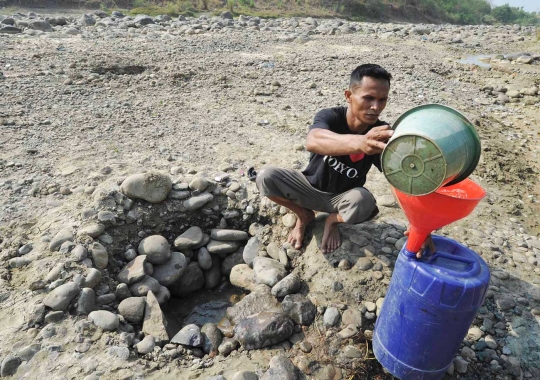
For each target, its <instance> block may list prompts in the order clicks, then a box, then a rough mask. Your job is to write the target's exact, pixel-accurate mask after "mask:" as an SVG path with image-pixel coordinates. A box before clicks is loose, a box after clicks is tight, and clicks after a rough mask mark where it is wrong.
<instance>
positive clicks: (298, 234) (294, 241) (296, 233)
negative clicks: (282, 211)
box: [268, 196, 315, 249]
mask: <svg viewBox="0 0 540 380" xmlns="http://www.w3.org/2000/svg"><path fill="white" fill-rule="evenodd" d="M268 199H270V200H271V201H272V202H275V203H277V204H278V205H281V206H284V207H287V208H288V209H289V210H291V211H292V212H294V213H295V214H296V216H297V219H296V225H295V226H294V228H293V229H292V231H291V233H290V234H289V238H288V239H287V241H288V242H289V243H290V244H291V245H292V246H293V247H294V248H296V249H300V248H302V241H303V240H304V233H305V232H306V227H307V225H308V224H309V223H310V222H311V221H312V220H313V219H315V213H314V212H313V211H312V210H308V209H307V208H304V207H300V206H298V205H295V204H294V203H292V202H291V201H289V200H287V199H286V198H280V197H272V196H269V197H268Z"/></svg>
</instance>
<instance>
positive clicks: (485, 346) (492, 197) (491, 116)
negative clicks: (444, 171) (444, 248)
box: [0, 12, 540, 380]
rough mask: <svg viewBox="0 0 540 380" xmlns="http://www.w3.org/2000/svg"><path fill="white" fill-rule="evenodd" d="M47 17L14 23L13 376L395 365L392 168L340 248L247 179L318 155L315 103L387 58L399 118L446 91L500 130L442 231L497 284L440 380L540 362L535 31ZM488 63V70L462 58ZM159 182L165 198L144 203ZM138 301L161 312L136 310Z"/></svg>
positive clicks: (0, 273) (4, 159)
mask: <svg viewBox="0 0 540 380" xmlns="http://www.w3.org/2000/svg"><path fill="white" fill-rule="evenodd" d="M46 16H47V15H37V14H29V13H28V12H25V13H24V14H22V13H21V14H15V15H11V14H9V15H7V14H4V15H3V16H0V22H2V24H1V26H0V67H1V68H0V71H1V72H2V74H1V75H0V98H1V99H2V102H1V104H2V105H1V107H0V131H1V133H0V146H1V147H2V149H1V150H0V321H2V323H1V326H0V342H1V343H0V361H1V363H2V365H1V373H0V375H1V376H13V377H14V378H38V377H40V376H41V377H43V376H46V377H47V376H49V377H50V376H54V377H55V378H66V379H76V378H77V379H79V378H85V379H88V380H90V379H98V378H102V379H117V378H118V379H128V378H133V379H138V378H159V379H163V378H186V379H187V378H191V379H195V378H201V379H204V380H206V379H207V378H212V379H216V380H217V379H223V378H225V379H228V380H231V379H235V380H238V379H252V378H253V379H255V378H261V379H275V378H278V377H276V376H284V377H282V378H283V379H301V378H305V379H310V378H313V379H342V378H345V379H368V378H369V379H371V378H380V379H383V378H391V376H389V375H388V374H385V373H384V371H383V369H382V368H381V367H380V365H379V364H378V363H377V361H376V360H373V354H372V352H371V351H370V344H371V341H370V338H371V334H372V330H373V326H374V322H375V320H376V317H377V310H378V309H379V308H380V305H381V302H383V298H384V294H385V292H386V289H387V285H388V283H389V280H390V277H391V275H392V269H393V265H394V263H395V260H396V256H397V253H398V252H399V248H400V247H401V246H402V245H403V242H404V238H403V231H404V230H405V226H406V219H405V217H404V215H403V213H402V212H401V211H400V210H399V208H398V207H397V206H396V204H395V201H394V199H393V197H392V195H391V193H390V190H389V188H388V184H387V182H386V180H385V178H384V177H383V176H382V174H380V173H378V172H372V173H370V175H369V179H368V183H367V185H366V186H367V187H368V188H369V189H370V190H371V191H372V192H373V194H374V195H375V196H376V198H377V200H378V203H379V205H380V208H381V214H380V216H379V217H378V218H377V219H376V220H374V221H372V222H369V223H363V224H360V225H357V226H342V228H341V233H342V236H343V246H342V247H341V248H340V249H338V250H337V251H336V252H334V253H332V254H331V255H327V256H323V255H322V254H321V253H320V251H319V250H318V248H317V247H318V244H320V239H321V234H322V226H323V223H324V215H320V216H318V218H317V219H316V221H315V223H313V226H312V227H310V228H309V229H308V231H307V234H306V238H305V240H304V243H305V248H303V249H302V250H301V252H298V251H296V250H294V249H292V248H291V247H287V246H286V245H283V241H284V240H285V237H286V236H287V233H288V231H289V230H290V227H291V226H292V225H294V217H293V216H292V215H290V214H287V212H286V210H282V209H280V208H279V207H275V205H272V204H270V203H269V202H267V200H265V199H261V197H260V196H259V194H258V192H257V191H256V188H255V186H254V183H253V182H252V181H250V180H249V178H248V169H249V168H250V167H254V168H255V169H256V170H258V169H260V168H261V167H262V166H263V165H264V164H273V165H280V166H285V167H289V168H296V169H301V168H303V167H304V166H305V164H306V162H307V158H308V153H307V152H306V151H305V150H304V147H303V143H304V140H305V136H306V131H307V128H308V127H309V125H310V122H311V121H312V118H313V116H314V114H315V112H316V111H317V110H319V109H321V108H325V107H332V106H335V105H341V104H344V101H343V90H344V88H345V86H346V85H347V80H348V75H349V73H350V72H351V71H352V70H353V69H354V68H355V67H356V66H357V65H359V64H361V63H368V62H371V63H379V64H381V65H382V66H384V67H385V68H387V69H388V71H390V72H391V73H392V75H393V76H394V80H393V82H392V89H391V98H390V101H389V104H388V107H387V110H386V111H385V112H384V115H383V119H384V120H386V121H388V122H390V123H392V122H393V121H395V120H396V118H397V117H398V116H399V115H400V114H401V113H402V112H404V111H406V110H408V109H410V108H411V107H413V106H416V105H420V104H425V103H441V104H445V105H449V106H451V107H454V108H456V109H457V110H459V111H461V112H463V113H464V114H465V115H467V116H468V117H469V118H470V120H472V121H473V123H474V124H475V126H476V128H477V130H478V133H479V135H480V137H481V140H482V157H481V160H480V163H479V165H478V167H477V169H476V171H475V172H474V173H473V175H472V176H471V177H472V178H473V179H474V180H475V181H477V182H479V183H480V184H481V185H482V186H483V187H484V188H485V189H486V190H487V196H486V199H485V200H484V201H483V202H481V204H480V205H479V206H478V208H477V209H476V210H475V212H474V213H473V214H472V215H471V216H469V217H468V218H466V219H465V220H463V221H460V222H457V223H455V224H452V225H450V226H448V227H445V228H443V229H442V230H441V231H438V232H437V233H439V234H444V235H447V236H449V237H451V238H453V239H455V240H457V241H460V242H462V243H464V244H466V245H468V246H470V247H471V248H472V249H474V250H475V251H477V252H478V253H479V254H481V255H482V257H483V258H484V259H485V260H486V262H488V264H489V265H490V268H491V270H492V284H491V287H490V291H489V292H488V296H487V298H486V301H485V303H484V306H483V307H482V309H481V310H480V313H479V314H478V316H477V318H476V319H475V321H474V324H473V326H472V328H471V330H470V333H469V335H468V336H467V338H466V340H465V341H464V343H463V345H462V347H461V348H460V350H459V352H458V354H457V356H456V359H455V361H454V363H453V364H452V366H451V368H450V369H449V370H448V374H447V375H446V377H447V378H448V379H456V378H467V379H486V378H500V379H519V378H522V377H523V378H530V379H534V378H539V377H540V367H539V366H538V363H539V362H540V357H539V354H538V352H540V338H539V337H540V324H539V323H540V317H539V315H540V288H539V287H538V285H539V280H538V278H539V276H538V275H539V274H540V267H539V266H538V264H539V261H540V240H539V233H540V226H539V219H538V212H539V211H540V208H539V206H538V198H539V197H540V185H539V183H538V180H537V178H538V173H539V171H540V165H539V163H540V162H539V161H540V160H539V139H540V129H539V127H538V126H539V125H540V112H539V111H540V95H539V94H538V86H539V85H540V81H539V80H538V78H539V74H540V48H539V45H538V42H537V41H535V33H534V30H532V29H527V28H523V29H519V28H517V27H488V26H461V27H458V26H449V25H444V26H437V25H407V24H371V23H350V22H341V21H339V20H313V19H280V20H271V21H268V20H259V19H250V18H246V17H241V18H239V19H234V20H231V19H229V18H227V17H216V18H211V17H207V18H205V17H201V18H193V19H187V20H186V19H182V18H180V19H174V20H171V19H169V18H167V17H162V18H154V19H152V18H143V17H139V18H138V19H129V18H125V17H121V15H119V14H115V15H113V17H110V15H105V14H94V15H88V16H81V15H73V16H70V15H69V14H64V15H61V13H59V12H55V14H54V16H51V17H50V18H49V19H48V21H44V19H45V18H46ZM479 55H482V56H484V57H485V56H489V58H488V59H487V63H488V66H489V67H480V66H478V65H474V64H462V63H458V61H459V60H460V59H463V58H467V57H469V59H468V61H469V62H471V61H472V62H474V61H475V59H474V58H470V57H476V56H479ZM483 62H486V60H485V59H484V61H483ZM138 173H139V176H138V177H137V174H138ZM140 173H147V176H143V175H142V174H140ZM133 175H135V177H133ZM126 178H127V179H126ZM148 183H152V184H153V185H152V186H154V185H155V187H154V188H153V189H154V194H157V193H163V197H161V198H160V199H158V200H157V201H156V200H155V199H148V197H149V195H148V192H147V191H146V190H148V189H146V188H145V186H147V185H148ZM138 186H141V187H138ZM141 188H142V189H143V190H144V191H142V190H141ZM141 199H142V200H141ZM145 199H146V200H145ZM148 201H151V202H153V203H149V202H148ZM216 228H221V229H224V228H225V229H228V230H233V231H235V232H228V235H227V237H226V238H223V236H221V237H220V235H219V233H217V232H213V231H212V230H213V229H216ZM199 230H200V231H199ZM158 235H159V236H161V237H163V240H164V241H165V243H164V244H165V245H167V246H168V245H170V247H172V249H171V251H178V254H177V253H172V255H173V256H172V257H171V256H167V260H177V261H175V262H174V265H173V264H171V266H170V267H166V264H164V262H163V261H161V259H159V258H158V259H149V257H151V256H152V255H153V254H156V255H160V254H168V255H170V254H171V253H167V252H168V251H167V250H168V249H169V248H163V247H161V248H159V249H157V248H155V247H154V246H152V248H151V249H150V250H149V249H147V248H144V247H142V248H141V244H142V243H141V242H143V241H145V240H144V239H145V238H148V237H155V236H158ZM180 237H181V238H180ZM155 239H157V238H155ZM236 239H238V240H236ZM148 241H149V240H146V242H148ZM142 245H144V244H142ZM102 248H103V249H102ZM103 250H104V251H103ZM205 251H206V252H205ZM201 252H202V253H201ZM83 253H84V254H83ZM174 255H176V256H174ZM180 255H181V256H180ZM143 257H146V259H144V258H143ZM255 257H257V259H256V260H255ZM105 259H106V261H103V260H105ZM144 260H148V262H146V263H145V264H143V261H144ZM167 262H169V261H167ZM131 263H133V264H131ZM276 263H278V264H280V265H277V264H276ZM137 265H138V266H137ZM175 265H176V266H175ZM235 265H236V269H233V268H234V267H235ZM238 265H240V267H238ZM268 266H271V267H272V271H269V270H268ZM128 267H129V268H128ZM178 267H181V268H183V269H182V270H181V273H180V269H178ZM130 268H137V270H138V271H139V272H138V273H135V274H133V273H131V272H129V270H128V269H130ZM186 268H187V269H186ZM252 268H253V269H252ZM124 270H127V272H123V271H124ZM164 271H167V272H166V275H165V274H163V273H164ZM128 272H129V273H130V274H129V276H130V277H129V278H130V279H127V278H126V277H125V274H126V273H128ZM132 272H133V271H132ZM98 273H99V274H98ZM122 273H124V274H122ZM171 273H172V274H171ZM276 273H279V275H276ZM170 276H182V277H177V278H174V281H173V280H171V278H172V277H170ZM276 276H277V277H276ZM284 276H287V277H288V278H289V279H290V281H291V282H290V283H287V284H284V283H281V285H279V286H278V285H277V284H276V283H278V282H279V280H281V278H283V277H284ZM289 276H291V277H289ZM287 277H286V278H287ZM156 279H157V280H156ZM188 280H189V281H188ZM143 281H145V282H144V286H143V285H141V284H140V282H143ZM295 281H296V282H295ZM158 282H159V283H158ZM169 282H170V284H169ZM231 283H232V285H234V287H232V286H231V285H230V284H231ZM257 283H258V285H257ZM260 283H262V284H265V285H261V284H260ZM136 284H139V285H136ZM164 284H166V285H164ZM127 285H129V289H128V286H127ZM134 285H135V286H134ZM275 286H278V288H276V289H277V290H274V288H275ZM143 288H144V289H143ZM57 289H61V290H62V294H59V293H60V292H59V291H58V290H57ZM81 289H82V290H81ZM85 289H88V290H85ZM270 289H272V291H270ZM145 291H146V292H145ZM149 292H152V295H149ZM283 292H285V293H283ZM154 293H155V294H156V296H154ZM51 294H52V295H55V296H56V295H58V297H57V298H55V299H54V300H51V298H54V297H51ZM92 294H93V295H92ZM245 294H248V295H245ZM285 294H288V295H287V296H285V297H284V295H285ZM92 297H93V298H92ZM186 297H187V299H186ZM287 297H289V298H287ZM58 298H59V299H60V301H58ZM90 298H91V302H90V301H88V300H89V299H90ZM126 298H127V299H131V298H133V299H135V298H136V300H133V301H130V302H132V304H130V305H131V306H132V307H133V308H135V309H137V308H138V309H137V310H138V312H139V314H140V313H143V314H144V312H147V313H148V312H150V311H152V312H153V313H154V314H152V313H150V314H151V315H150V316H148V318H147V317H146V316H144V322H143V319H138V318H134V317H133V314H130V313H129V312H126V306H125V305H126V303H124V306H120V305H121V304H122V302H123V301H124V300H125V299H126ZM134 305H135V306H137V305H138V306H137V307H135V306H134ZM141 305H142V306H141ZM197 305H199V306H197ZM141 307H142V309H141ZM300 307H303V308H305V309H302V310H304V312H302V313H300V312H298V311H291V310H293V309H294V310H297V309H295V308H300ZM227 308H229V309H227ZM276 308H277V309H279V310H281V312H279V313H278V312H276ZM130 310H131V309H130ZM201 310H202V311H201ZM283 310H285V312H283ZM305 310H311V311H312V313H311V312H305ZM97 311H99V312H100V313H101V314H100V313H98V314H91V316H90V317H88V316H87V315H88V314H90V313H91V312H93V313H96V312H97ZM198 313H199V314H200V315H199V314H198ZM265 313H267V314H265ZM310 313H311V314H312V315H311V314H310ZM152 315H153V317H152ZM156 315H158V316H162V315H163V318H157V317H156ZM225 315H226V316H227V317H228V320H229V321H235V322H236V323H235V326H234V331H233V327H231V326H226V325H225V322H224V321H223V320H222V318H223V317H224V316H225ZM248 315H255V316H256V317H253V318H254V319H253V320H249V321H248V322H249V323H251V324H249V326H251V330H250V329H249V328H245V327H243V326H244V325H246V324H248V322H246V320H248V319H249V318H242V317H247V316H248ZM140 318H143V316H142V314H141V315H140ZM272 318H274V319H272ZM269 319H271V320H272V321H273V323H274V322H275V323H274V325H279V326H280V328H279V329H276V330H275V331H270V330H271V329H270V328H269V325H270V323H269V322H268V320H269ZM167 320H168V321H167ZM147 321H150V322H147ZM188 322H189V323H188ZM253 324H255V326H257V329H259V330H260V331H263V332H264V333H261V334H262V337H261V336H256V337H253V336H248V335H249V333H248V332H249V331H252V330H253V326H254V325H253ZM145 325H146V327H145ZM185 325H188V326H196V328H192V329H191V330H190V329H188V330H183V329H182V328H183V327H185ZM203 325H204V326H206V327H205V328H204V329H203V330H204V331H205V333H204V334H203V336H201V335H200V332H199V333H197V331H196V329H197V328H201V327H203ZM210 325H211V326H210ZM165 330H167V331H166V332H164V331H165ZM210 331H211V332H212V333H210ZM180 333H182V334H180ZM164 334H165V335H164ZM178 334H180V335H178ZM197 334H199V335H197ZM264 334H266V335H264ZM205 336H206V337H207V338H204V337H205ZM208 336H211V337H213V338H212V339H210V338H208ZM214 338H215V339H214ZM263 338H264V339H267V341H265V342H263V340H264V339H263ZM197 339H199V340H200V339H202V340H201V341H198V340H197ZM205 339H206V340H205ZM168 340H171V342H168ZM203 341H204V342H205V343H204V342H203ZM272 358H274V359H272ZM271 359H272V360H271ZM242 371H248V372H249V373H247V372H244V373H242ZM219 376H222V377H219ZM242 376H243V377H242ZM250 376H251V377H250ZM253 376H256V377H253ZM287 376H288V377H287ZM280 378H281V377H280Z"/></svg>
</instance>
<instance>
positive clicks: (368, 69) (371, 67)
mask: <svg viewBox="0 0 540 380" xmlns="http://www.w3.org/2000/svg"><path fill="white" fill-rule="evenodd" d="M364 77H370V78H375V79H382V80H387V81H388V84H390V80H391V79H392V75H391V74H390V73H389V72H388V71H386V70H385V69H383V68H382V67H381V66H379V65H376V64H373V63H366V64H364V65H360V66H358V67H357V68H356V69H354V71H353V72H352V74H351V80H350V82H349V89H351V90H352V89H354V88H355V87H357V86H359V85H360V84H361V83H362V78H364Z"/></svg>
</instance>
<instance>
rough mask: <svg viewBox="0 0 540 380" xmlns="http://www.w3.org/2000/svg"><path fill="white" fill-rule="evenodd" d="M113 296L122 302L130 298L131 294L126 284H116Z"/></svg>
mask: <svg viewBox="0 0 540 380" xmlns="http://www.w3.org/2000/svg"><path fill="white" fill-rule="evenodd" d="M114 294H115V295H116V298H117V299H119V300H124V299H126V298H129V297H131V292H130V291H129V288H128V286H127V284H118V285H117V286H116V290H115V292H114Z"/></svg>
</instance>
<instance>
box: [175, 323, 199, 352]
mask: <svg viewBox="0 0 540 380" xmlns="http://www.w3.org/2000/svg"><path fill="white" fill-rule="evenodd" d="M171 343H176V344H181V345H183V346H190V347H202V346H203V344H204V340H203V337H202V335H201V331H200V329H199V326H197V325H194V324H190V325H187V326H185V327H183V328H182V329H181V330H180V331H179V332H178V333H176V335H175V336H174V337H173V338H172V339H171Z"/></svg>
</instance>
